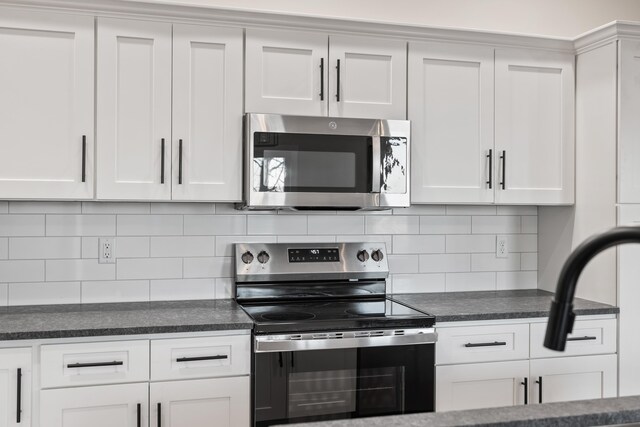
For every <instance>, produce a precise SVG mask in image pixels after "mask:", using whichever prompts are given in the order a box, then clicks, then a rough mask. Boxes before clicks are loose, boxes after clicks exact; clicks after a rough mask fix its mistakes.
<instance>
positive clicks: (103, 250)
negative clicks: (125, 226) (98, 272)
mask: <svg viewBox="0 0 640 427" xmlns="http://www.w3.org/2000/svg"><path fill="white" fill-rule="evenodd" d="M98 242H99V243H98V263H99V264H114V263H115V262H116V239H115V238H113V237H101V238H100V239H98Z"/></svg>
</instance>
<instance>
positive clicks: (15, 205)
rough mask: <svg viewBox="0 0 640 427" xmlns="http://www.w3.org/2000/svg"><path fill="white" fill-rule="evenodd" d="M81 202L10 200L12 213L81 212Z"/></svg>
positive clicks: (10, 211)
mask: <svg viewBox="0 0 640 427" xmlns="http://www.w3.org/2000/svg"><path fill="white" fill-rule="evenodd" d="M80 212H81V209H80V202H10V203H9V213H12V214H79V213H80Z"/></svg>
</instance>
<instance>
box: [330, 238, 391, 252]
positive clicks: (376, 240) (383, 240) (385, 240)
mask: <svg viewBox="0 0 640 427" xmlns="http://www.w3.org/2000/svg"><path fill="white" fill-rule="evenodd" d="M336 242H368V243H384V245H385V248H386V249H387V253H393V251H392V250H391V249H392V246H393V244H392V236H390V235H384V234H353V235H346V236H345V235H340V236H336Z"/></svg>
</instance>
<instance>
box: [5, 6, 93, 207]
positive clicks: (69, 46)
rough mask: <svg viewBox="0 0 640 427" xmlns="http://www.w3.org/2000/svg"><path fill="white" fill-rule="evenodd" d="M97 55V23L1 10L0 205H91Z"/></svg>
mask: <svg viewBox="0 0 640 427" xmlns="http://www.w3.org/2000/svg"><path fill="white" fill-rule="evenodd" d="M93 55H94V36H93V18H92V17H89V16H74V15H58V14H55V13H35V12H26V11H14V10H11V9H1V10H0V58H2V59H1V61H2V66H0V94H1V95H0V141H1V143H0V199H20V198H22V199H24V198H28V199H90V198H92V197H93V176H94V168H93V147H94V144H93V115H94V114H93V112H94V106H93V80H94V71H93V69H94V67H93V61H94V56H93ZM83 144H84V149H83ZM83 156H84V158H83ZM83 162H84V168H83ZM83 169H84V174H83ZM83 175H84V176H83ZM83 177H84V179H83Z"/></svg>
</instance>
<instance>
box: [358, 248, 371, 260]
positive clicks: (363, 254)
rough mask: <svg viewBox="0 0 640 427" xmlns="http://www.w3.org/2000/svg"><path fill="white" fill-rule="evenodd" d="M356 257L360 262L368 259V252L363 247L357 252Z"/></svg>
mask: <svg viewBox="0 0 640 427" xmlns="http://www.w3.org/2000/svg"><path fill="white" fill-rule="evenodd" d="M356 257H358V260H359V261H360V262H365V261H366V260H368V259H369V252H367V251H365V250H364V249H363V250H361V251H358V254H357V255H356Z"/></svg>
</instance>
